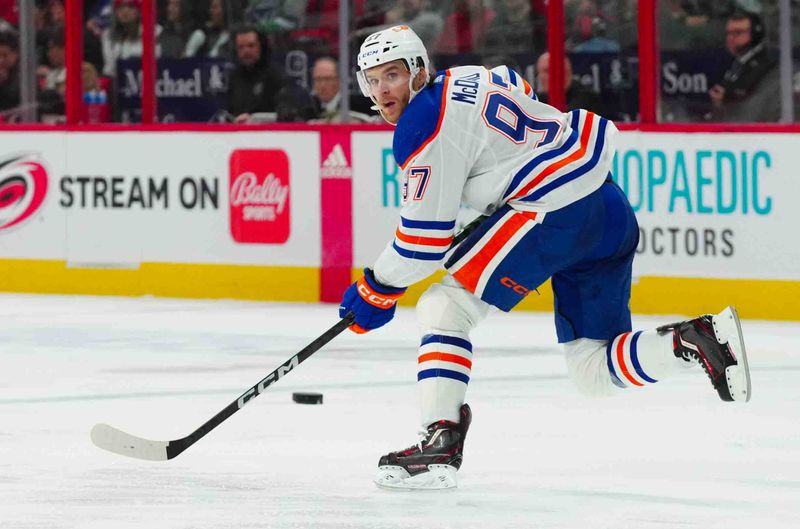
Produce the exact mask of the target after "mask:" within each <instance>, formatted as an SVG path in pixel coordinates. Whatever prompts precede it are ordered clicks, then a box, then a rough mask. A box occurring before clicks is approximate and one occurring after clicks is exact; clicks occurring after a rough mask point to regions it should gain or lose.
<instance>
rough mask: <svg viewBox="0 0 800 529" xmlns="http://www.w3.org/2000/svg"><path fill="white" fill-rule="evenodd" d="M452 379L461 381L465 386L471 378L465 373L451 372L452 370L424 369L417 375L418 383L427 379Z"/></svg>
mask: <svg viewBox="0 0 800 529" xmlns="http://www.w3.org/2000/svg"><path fill="white" fill-rule="evenodd" d="M438 377H443V378H452V379H454V380H460V381H461V382H463V383H464V384H469V377H468V376H467V375H465V374H464V373H459V372H458V371H451V370H450V369H441V368H436V369H423V370H422V371H420V372H419V373H417V381H420V380H424V379H426V378H438Z"/></svg>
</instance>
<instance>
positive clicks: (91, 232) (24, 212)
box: [0, 126, 800, 319]
mask: <svg viewBox="0 0 800 529" xmlns="http://www.w3.org/2000/svg"><path fill="white" fill-rule="evenodd" d="M0 146H1V147H0V291H10V292H43V293H81V294H102V295H109V294H110V295H156V296H171V297H199V298H238V299H257V300H280V301H319V300H322V301H329V302H336V301H338V296H339V295H340V294H341V291H342V289H343V288H344V287H345V286H346V285H347V284H348V283H349V281H350V278H351V277H352V276H353V275H355V274H357V273H359V271H360V269H361V268H362V267H364V266H368V265H370V264H371V263H372V261H373V260H374V259H375V257H376V256H377V255H378V253H379V252H380V251H381V250H382V248H383V247H384V246H385V245H386V244H387V242H389V241H390V240H391V238H392V236H393V233H394V230H395V228H396V223H397V219H398V215H399V210H400V205H401V195H402V188H403V184H404V183H403V179H402V175H401V174H400V172H399V169H398V168H397V165H396V164H395V162H394V158H393V157H392V150H391V131H389V130H377V131H368V130H365V129H364V128H363V127H362V128H348V127H346V126H332V127H330V126H329V127H323V126H317V127H299V128H291V127H286V128H283V129H281V130H236V131H223V130H221V129H217V130H214V129H213V128H210V129H208V130H180V129H176V130H171V131H156V130H138V131H125V132H122V131H119V132H117V131H114V132H110V131H108V130H97V131H92V132H72V131H51V132H45V131H23V132H11V131H3V132H0ZM799 162H800V144H798V141H797V140H796V139H795V138H794V136H793V135H792V134H789V133H785V134H781V133H775V134H763V133H758V134H756V133H713V134H712V133H665V132H642V131H634V130H631V131H624V132H623V133H622V134H621V135H620V140H619V145H618V155H617V157H616V160H615V168H614V175H615V178H616V180H617V182H618V183H619V185H620V186H621V187H622V188H623V190H624V191H625V192H626V194H627V195H628V197H629V199H630V201H631V203H632V205H633V206H634V209H635V210H636V213H637V217H638V219H639V222H640V226H641V233H640V235H641V240H640V245H639V255H638V257H637V259H636V263H635V268H634V276H635V278H634V282H635V284H634V292H633V299H632V309H633V310H634V311H635V312H639V313H682V314H692V313H696V312H705V311H717V310H719V308H721V306H723V305H726V304H729V303H734V304H736V305H737V306H738V307H739V310H740V313H741V314H742V315H743V316H744V317H746V318H763V319H800V264H798V262H800V249H799V248H800V245H798V244H797V242H796V241H797V239H798V235H797V233H796V232H797V230H798V228H800V211H799V209H800V208H798V206H797V204H800V187H798V186H797V185H796V182H794V180H795V176H794V168H796V167H797V165H798V163H799ZM432 177H434V178H435V177H436V175H432ZM470 217H471V213H470V212H469V211H464V212H463V218H462V219H461V220H463V221H468V220H469V219H470ZM432 280H435V277H434V278H433V279H432ZM429 282H430V281H429ZM429 282H427V283H429ZM427 283H425V284H421V285H417V286H416V287H415V288H413V289H412V290H411V292H410V293H409V295H408V296H406V298H405V299H404V300H403V302H404V303H407V304H412V303H413V302H414V301H415V299H416V297H417V296H418V295H419V294H420V293H421V292H422V291H423V290H424V288H425V285H426V284H427ZM521 308H523V309H533V310H552V293H551V292H550V291H549V288H548V287H547V285H545V286H544V287H543V288H541V289H540V295H536V294H532V295H531V296H529V297H528V298H527V299H526V300H525V301H524V302H523V303H522V306H521Z"/></svg>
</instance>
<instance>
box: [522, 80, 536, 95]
mask: <svg viewBox="0 0 800 529" xmlns="http://www.w3.org/2000/svg"><path fill="white" fill-rule="evenodd" d="M522 86H524V87H525V95H526V96H529V95H531V94H532V93H533V88H531V85H530V84H528V81H526V80H525V79H523V80H522Z"/></svg>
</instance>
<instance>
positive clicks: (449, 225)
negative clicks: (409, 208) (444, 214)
mask: <svg viewBox="0 0 800 529" xmlns="http://www.w3.org/2000/svg"><path fill="white" fill-rule="evenodd" d="M400 224H401V225H402V226H403V227H404V228H416V229H421V230H452V229H453V228H455V227H456V221H454V220H412V219H407V218H405V217H400Z"/></svg>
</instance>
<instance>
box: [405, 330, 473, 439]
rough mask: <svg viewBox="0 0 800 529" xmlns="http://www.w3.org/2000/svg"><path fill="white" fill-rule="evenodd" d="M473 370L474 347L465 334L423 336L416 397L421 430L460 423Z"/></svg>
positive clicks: (437, 333) (438, 333)
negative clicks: (432, 424) (430, 426)
mask: <svg viewBox="0 0 800 529" xmlns="http://www.w3.org/2000/svg"><path fill="white" fill-rule="evenodd" d="M471 371H472V344H471V343H470V341H469V338H468V336H467V335H466V334H462V333H454V332H451V331H448V333H447V334H442V333H440V332H438V331H437V332H436V333H435V334H427V335H425V336H423V337H422V342H421V343H420V347H419V356H418V371H417V395H418V397H419V404H420V410H421V412H422V413H421V419H422V427H423V428H426V427H428V425H430V424H431V423H434V422H436V421H439V420H443V419H444V420H447V421H452V422H456V423H457V422H459V420H460V409H461V405H462V404H463V403H464V398H465V396H466V393H467V384H468V383H469V375H470V372H471Z"/></svg>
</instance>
